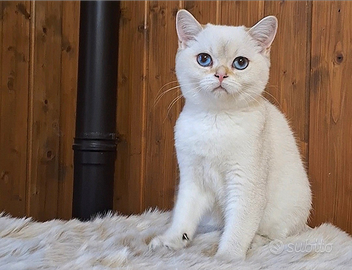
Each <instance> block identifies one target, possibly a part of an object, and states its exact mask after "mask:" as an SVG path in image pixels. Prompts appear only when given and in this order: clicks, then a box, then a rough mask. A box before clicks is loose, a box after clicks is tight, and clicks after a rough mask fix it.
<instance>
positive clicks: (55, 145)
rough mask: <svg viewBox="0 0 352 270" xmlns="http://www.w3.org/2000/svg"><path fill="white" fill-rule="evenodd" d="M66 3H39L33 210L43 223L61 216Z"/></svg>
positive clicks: (34, 97)
mask: <svg viewBox="0 0 352 270" xmlns="http://www.w3.org/2000/svg"><path fill="white" fill-rule="evenodd" d="M61 12H62V2H55V1H53V2H41V1H39V2H35V16H36V17H35V35H34V38H35V39H34V44H33V46H34V59H33V60H34V63H33V93H32V97H31V98H32V99H33V100H32V103H33V108H32V110H33V111H32V114H33V119H32V121H33V122H32V123H29V124H30V125H32V127H33V129H32V132H33V133H32V135H31V136H32V140H33V141H32V149H31V156H30V158H31V163H30V164H31V165H32V167H31V168H29V169H30V179H29V181H30V184H29V191H28V192H29V196H30V197H29V207H30V215H31V216H34V217H35V218H37V219H39V220H47V219H50V218H54V217H57V200H58V176H59V171H58V170H59V141H60V140H59V135H60V134H59V130H60V127H59V125H60V122H59V120H60V119H59V117H60V73H61V19H62V17H61V16H62V13H61Z"/></svg>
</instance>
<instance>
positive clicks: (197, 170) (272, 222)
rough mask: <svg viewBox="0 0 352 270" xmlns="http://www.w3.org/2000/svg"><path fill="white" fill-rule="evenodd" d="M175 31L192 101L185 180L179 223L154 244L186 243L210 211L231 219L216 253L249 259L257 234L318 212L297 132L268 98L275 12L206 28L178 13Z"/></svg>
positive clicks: (301, 224) (181, 131)
mask: <svg viewBox="0 0 352 270" xmlns="http://www.w3.org/2000/svg"><path fill="white" fill-rule="evenodd" d="M176 29H177V34H178V38H179V50H178V52H177V56H176V74H177V78H178V81H179V83H180V86H181V90H182V93H183V95H184V97H185V100H186V102H185V106H184V108H183V110H182V112H181V114H180V116H179V118H178V120H177V123H176V127H175V146H176V151H177V159H178V163H179V168H180V185H179V191H178V197H177V202H176V205H175V208H174V212H173V220H172V225H171V227H170V228H169V229H168V230H167V231H166V232H165V233H164V234H163V235H162V236H158V237H156V238H154V239H153V240H152V241H151V243H150V244H149V247H150V248H152V249H155V248H157V247H159V246H165V247H168V248H170V249H174V250H177V249H180V248H183V247H185V246H186V245H187V244H189V243H190V241H191V240H192V239H193V238H194V236H195V232H196V229H197V226H198V224H199V222H200V221H201V219H202V217H204V215H205V214H206V213H209V212H210V213H213V214H214V215H215V216H219V217H220V218H221V219H222V220H223V221H224V230H223V234H222V237H221V240H220V243H219V248H218V251H217V253H216V256H218V257H220V258H221V259H227V260H233V259H244V258H245V256H246V253H247V250H248V249H249V247H250V245H251V243H252V241H253V240H254V241H256V239H258V240H259V239H260V238H261V237H260V236H265V237H267V238H269V239H280V238H281V239H282V238H284V237H287V236H289V235H292V234H295V233H298V232H300V231H302V230H303V229H304V228H305V227H306V222H307V218H308V216H309V212H310V209H311V190H310V185H309V181H308V178H307V174H306V172H305V169H304V166H303V164H302V160H301V158H300V154H299V151H298V148H297V145H296V142H295V139H294V136H293V134H292V131H291V129H290V127H289V125H288V123H287V121H286V119H285V117H284V116H283V114H282V113H280V112H279V110H278V109H277V108H276V107H275V106H273V105H272V104H271V103H269V102H268V101H266V100H265V99H264V98H263V97H262V96H261V94H262V92H263V91H264V88H265V86H266V84H267V82H268V78H269V68H270V60H269V52H270V45H271V43H272V42H273V40H274V37H275V34H276V30H277V19H276V18H275V17H274V16H268V17H265V18H264V19H262V20H261V21H260V22H258V23H257V24H256V25H255V26H253V27H252V28H246V27H244V26H240V27H233V26H221V25H211V24H207V25H205V26H202V25H200V24H199V23H198V22H197V21H196V19H195V18H194V17H193V16H192V15H191V14H190V13H189V12H187V11H186V10H180V11H179V12H178V13H177V17H176ZM282 57H284V55H283V56H282Z"/></svg>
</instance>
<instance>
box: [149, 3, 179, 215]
mask: <svg viewBox="0 0 352 270" xmlns="http://www.w3.org/2000/svg"><path fill="white" fill-rule="evenodd" d="M178 8H179V2H177V1H150V2H149V11H148V13H149V14H148V15H149V20H148V22H149V46H148V75H147V76H148V87H147V99H146V106H147V107H146V110H147V140H146V142H147V147H146V149H147V152H146V154H147V155H146V167H145V169H146V180H145V181H146V182H145V192H146V193H145V197H144V201H145V206H146V207H151V206H159V207H161V208H171V207H172V205H173V197H174V193H175V184H176V181H177V165H176V158H175V157H176V155H175V149H174V139H173V128H174V125H175V121H176V118H177V116H178V114H179V111H180V107H179V106H172V104H173V100H175V99H176V98H177V96H178V95H179V91H175V92H172V93H168V94H167V95H164V96H163V98H161V99H160V100H159V102H158V103H157V104H155V101H156V98H157V93H158V92H159V90H160V89H161V88H162V87H163V86H164V85H165V84H166V83H169V82H171V81H175V80H176V76H175V54H176V51H177V36H176V30H175V15H176V12H177V10H178ZM170 106H172V107H170Z"/></svg>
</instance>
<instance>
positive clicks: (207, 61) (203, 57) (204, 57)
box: [197, 53, 213, 67]
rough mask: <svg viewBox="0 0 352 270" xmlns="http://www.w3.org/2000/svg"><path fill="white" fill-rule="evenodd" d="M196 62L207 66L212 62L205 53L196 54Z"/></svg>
mask: <svg viewBox="0 0 352 270" xmlns="http://www.w3.org/2000/svg"><path fill="white" fill-rule="evenodd" d="M197 62H198V64H199V65H201V66H202V67H209V66H211V65H212V64H213V60H212V59H211V56H210V55H209V54H207V53H200V54H198V55H197Z"/></svg>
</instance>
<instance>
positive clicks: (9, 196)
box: [0, 1, 30, 216]
mask: <svg viewBox="0 0 352 270" xmlns="http://www.w3.org/2000/svg"><path fill="white" fill-rule="evenodd" d="M29 10H30V7H29V2H23V1H14V2H1V6H0V12H1V13H0V24H1V26H0V28H1V31H0V33H1V34H0V38H1V50H0V54H1V62H0V67H1V72H0V74H1V75H0V76H1V77H0V78H1V79H0V84H1V89H0V116H1V117H0V207H1V208H0V212H1V211H6V212H10V213H11V214H12V215H16V216H22V215H24V214H25V203H26V176H27V168H26V160H27V122H26V121H27V113H28V111H27V104H28V95H27V89H28V62H29V18H30V14H29Z"/></svg>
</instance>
